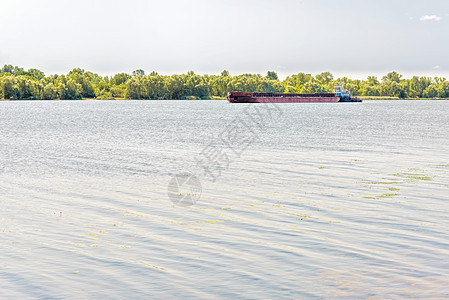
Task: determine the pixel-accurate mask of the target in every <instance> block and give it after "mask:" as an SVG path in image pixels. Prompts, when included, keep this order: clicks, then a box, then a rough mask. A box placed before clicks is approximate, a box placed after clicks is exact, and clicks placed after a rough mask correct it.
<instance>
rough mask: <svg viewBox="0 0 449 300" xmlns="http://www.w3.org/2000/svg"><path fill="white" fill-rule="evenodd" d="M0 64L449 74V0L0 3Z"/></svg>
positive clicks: (110, 70)
mask: <svg viewBox="0 0 449 300" xmlns="http://www.w3.org/2000/svg"><path fill="white" fill-rule="evenodd" d="M4 64H13V65H19V66H22V67H24V68H26V69H28V68H32V67H33V68H38V69H41V70H43V71H44V72H45V73H46V74H53V73H67V72H68V71H69V70H71V69H73V68H75V67H81V68H83V69H86V70H90V71H93V72H96V73H99V74H101V75H111V74H115V73H118V72H127V73H130V72H131V71H133V70H135V69H137V68H142V69H144V70H145V71H146V72H147V73H149V72H151V71H153V70H155V71H157V72H159V73H160V74H167V75H169V74H173V73H184V72H187V71H189V70H194V71H195V72H196V73H199V74H204V73H208V74H219V73H220V72H221V71H222V70H224V69H227V70H229V71H230V72H231V75H237V74H241V73H261V74H266V72H267V71H268V70H273V71H276V72H278V73H279V75H280V76H281V77H285V76H286V75H290V74H296V73H298V72H307V73H312V74H316V73H320V72H323V71H330V72H332V73H334V74H336V75H347V76H348V77H352V78H361V79H363V78H365V77H366V75H370V74H374V75H378V76H380V75H381V74H385V73H387V72H389V71H393V70H395V71H398V72H400V73H402V74H404V75H406V76H407V75H412V74H420V75H428V76H446V77H449V0H373V1H365V0H276V1H275V0H185V1H181V0H164V1H156V0H147V1H145V0H126V1H116V0H77V1H73V0H70V1H69V0H0V66H3V65H4Z"/></svg>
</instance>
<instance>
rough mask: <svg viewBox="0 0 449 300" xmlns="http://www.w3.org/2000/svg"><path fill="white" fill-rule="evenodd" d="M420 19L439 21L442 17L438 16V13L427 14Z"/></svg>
mask: <svg viewBox="0 0 449 300" xmlns="http://www.w3.org/2000/svg"><path fill="white" fill-rule="evenodd" d="M419 20H420V21H435V22H438V21H440V20H441V17H439V16H437V15H425V16H422V17H421V18H420V19H419Z"/></svg>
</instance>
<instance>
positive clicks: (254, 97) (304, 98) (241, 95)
mask: <svg viewBox="0 0 449 300" xmlns="http://www.w3.org/2000/svg"><path fill="white" fill-rule="evenodd" d="M226 99H227V100H228V101H229V102H230V103H319V102H325V103H329V102H362V100H360V99H359V98H354V97H351V94H350V93H349V91H347V90H343V88H342V87H340V86H337V87H335V92H334V93H315V94H289V93H248V92H230V93H228V94H227V96H226Z"/></svg>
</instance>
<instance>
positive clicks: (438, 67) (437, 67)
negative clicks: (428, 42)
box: [432, 66, 441, 70]
mask: <svg viewBox="0 0 449 300" xmlns="http://www.w3.org/2000/svg"><path fill="white" fill-rule="evenodd" d="M432 69H434V70H439V69H441V67H440V66H435V67H433V68H432Z"/></svg>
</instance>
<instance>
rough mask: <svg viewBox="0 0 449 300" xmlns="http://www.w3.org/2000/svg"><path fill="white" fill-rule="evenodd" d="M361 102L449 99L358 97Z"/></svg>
mask: <svg viewBox="0 0 449 300" xmlns="http://www.w3.org/2000/svg"><path fill="white" fill-rule="evenodd" d="M357 98H359V99H361V100H449V98H399V97H388V96H357Z"/></svg>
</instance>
